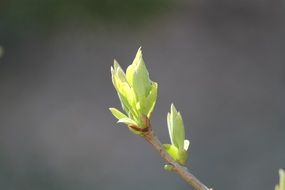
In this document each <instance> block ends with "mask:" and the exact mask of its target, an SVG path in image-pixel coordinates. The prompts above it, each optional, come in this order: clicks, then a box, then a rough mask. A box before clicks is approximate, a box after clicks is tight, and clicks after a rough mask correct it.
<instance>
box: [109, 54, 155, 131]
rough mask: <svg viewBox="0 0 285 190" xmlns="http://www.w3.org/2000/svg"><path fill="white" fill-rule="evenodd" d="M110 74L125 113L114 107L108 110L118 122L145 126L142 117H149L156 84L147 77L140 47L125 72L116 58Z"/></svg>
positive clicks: (153, 104) (152, 106)
mask: <svg viewBox="0 0 285 190" xmlns="http://www.w3.org/2000/svg"><path fill="white" fill-rule="evenodd" d="M111 74H112V82H113V85H114V87H115V89H116V91H117V93H118V96H119V99H120V102H121V105H122V108H123V110H124V111H125V113H126V115H125V114H123V113H121V112H120V111H118V110H117V109H115V108H110V111H111V112H112V114H113V115H114V116H115V117H116V118H117V119H118V120H119V121H118V122H122V123H125V124H127V125H128V126H130V125H131V126H134V125H135V126H137V127H139V128H145V127H146V126H145V123H144V120H143V119H142V118H143V117H147V118H148V119H149V118H150V117H151V114H152V112H153V109H154V107H155V104H156V99H157V87H158V85H157V83H155V82H152V81H151V80H150V78H149V73H148V71H147V69H146V66H145V63H144V60H143V57H142V51H141V48H139V50H138V52H137V54H136V57H135V59H134V61H133V63H132V64H131V65H130V66H129V67H128V68H127V71H126V74H125V72H124V71H123V70H122V68H121V67H120V65H119V63H118V62H117V61H116V60H114V66H113V67H111ZM129 128H130V127H129ZM130 129H131V128H130ZM131 131H133V130H131ZM136 134H137V132H136Z"/></svg>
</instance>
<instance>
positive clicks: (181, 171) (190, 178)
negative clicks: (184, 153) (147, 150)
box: [144, 120, 211, 190]
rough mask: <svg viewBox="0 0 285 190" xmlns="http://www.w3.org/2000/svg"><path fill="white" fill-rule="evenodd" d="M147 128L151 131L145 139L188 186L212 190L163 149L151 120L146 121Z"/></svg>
mask: <svg viewBox="0 0 285 190" xmlns="http://www.w3.org/2000/svg"><path fill="white" fill-rule="evenodd" d="M145 124H146V126H147V127H148V128H149V130H148V131H147V132H146V133H145V135H144V138H145V140H146V141H147V142H149V143H150V144H151V145H152V146H153V147H154V149H155V150H156V151H157V152H158V153H159V154H160V156H161V157H162V159H163V160H164V161H165V162H166V163H167V164H170V165H172V166H173V170H172V171H174V172H175V173H177V174H178V175H179V176H180V177H181V178H182V179H184V180H185V181H186V182H187V183H188V184H190V185H192V187H194V189H196V190H211V189H210V188H208V187H207V186H206V185H204V184H203V183H202V182H200V181H199V180H198V179H197V178H196V177H195V176H194V175H193V174H191V173H190V172H189V171H188V170H187V168H186V167H183V166H181V165H180V164H178V163H177V162H176V161H175V160H174V159H173V158H172V157H171V156H170V155H169V154H168V153H167V152H166V151H165V150H164V148H163V146H162V144H161V142H160V141H159V139H158V138H157V136H156V135H155V134H154V132H153V130H152V127H151V125H150V122H149V120H147V121H146V123H145Z"/></svg>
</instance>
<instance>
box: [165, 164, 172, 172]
mask: <svg viewBox="0 0 285 190" xmlns="http://www.w3.org/2000/svg"><path fill="white" fill-rule="evenodd" d="M164 169H165V170H166V171H169V172H171V171H172V170H173V166H172V165H169V164H165V165H164Z"/></svg>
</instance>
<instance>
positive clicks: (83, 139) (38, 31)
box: [0, 0, 285, 190]
mask: <svg viewBox="0 0 285 190" xmlns="http://www.w3.org/2000/svg"><path fill="white" fill-rule="evenodd" d="M284 34H285V3H284V1H281V0H272V1H265V0H239V1H234V0H215V1H210V0H202V1H199V0H192V1H170V0H164V1H162V0H126V1H118V0H117V1H116V0H108V1H103V0H94V1H88V0H84V1H74V0H71V1H68V0H58V1H55V0H46V1H40V0H1V2H0V45H1V46H2V47H3V48H4V55H3V57H2V58H1V59H0V89H1V91H0V189H1V190H2V189H3V190H79V189H80V190H91V189H92V190H94V189H96V190H97V189H98V190H115V189H116V190H132V189H136V190H145V189H151V190H156V189H157V190H160V189H161V190H172V189H177V190H178V189H181V190H182V189H185V190H186V189H192V188H191V187H189V186H188V185H187V184H186V183H185V182H184V181H182V180H181V179H180V178H179V177H178V176H176V175H175V174H173V173H169V172H166V171H164V170H163V165H164V163H163V162H162V160H161V158H160V157H159V156H158V154H157V153H156V152H155V151H154V150H153V149H152V148H151V147H150V146H149V145H148V144H147V143H146V142H145V141H144V140H143V139H142V138H140V137H138V136H135V135H133V134H132V133H130V132H129V131H128V130H127V128H126V127H125V126H123V125H119V124H116V120H115V119H114V118H113V116H112V115H111V114H110V113H109V110H108V108H109V107H119V106H120V104H119V100H118V98H117V96H116V93H115V90H114V89H113V86H112V83H111V78H110V66H111V65H112V62H113V59H114V58H116V59H117V60H118V61H119V63H120V64H121V65H122V67H123V68H126V67H127V66H128V65H129V64H130V63H131V62H132V60H133V58H134V55H135V53H136V51H137V49H138V47H139V46H142V47H143V50H144V57H145V61H146V64H147V67H148V69H149V72H150V75H151V78H152V79H153V80H154V81H157V82H158V83H159V98H158V102H157V106H156V109H155V112H154V114H153V120H152V123H153V126H154V130H155V131H156V133H157V135H158V136H159V138H160V139H161V141H162V142H164V143H168V142H169V137H168V132H167V126H166V114H167V112H168V110H169V107H170V104H171V102H174V103H175V105H176V107H177V108H178V109H179V110H180V111H181V112H182V115H183V118H184V123H185V127H186V133H187V137H188V138H189V139H190V140H191V146H190V159H189V162H188V167H189V168H190V170H191V171H192V172H193V173H194V174H195V175H196V176H197V177H198V178H199V179H201V180H202V181H203V182H204V183H205V184H207V185H208V186H210V187H213V188H214V189H216V190H221V189H232V190H240V189H256V190H270V189H271V190H272V189H273V188H274V185H275V184H276V183H277V181H278V169H279V168H282V167H283V168H284V167H285V147H284V145H285V127H284V125H285V99H284V98H285V36H284Z"/></svg>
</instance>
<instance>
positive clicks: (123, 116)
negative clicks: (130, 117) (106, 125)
mask: <svg viewBox="0 0 285 190" xmlns="http://www.w3.org/2000/svg"><path fill="white" fill-rule="evenodd" d="M109 110H110V111H111V112H112V114H113V115H114V116H115V117H116V118H117V119H122V118H126V117H127V116H126V115H125V114H123V113H122V112H120V111H119V110H117V109H116V108H109Z"/></svg>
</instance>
